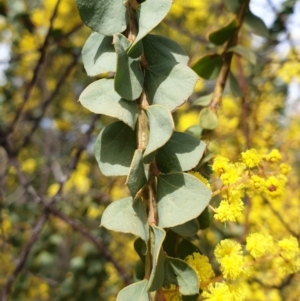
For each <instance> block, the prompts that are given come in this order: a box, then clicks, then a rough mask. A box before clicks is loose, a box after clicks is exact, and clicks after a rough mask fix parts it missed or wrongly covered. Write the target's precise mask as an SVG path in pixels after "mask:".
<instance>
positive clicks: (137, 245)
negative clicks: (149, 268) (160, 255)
mask: <svg viewBox="0 0 300 301" xmlns="http://www.w3.org/2000/svg"><path fill="white" fill-rule="evenodd" d="M133 246H134V250H135V251H136V252H137V254H138V255H139V257H140V259H141V261H142V262H144V263H145V255H146V254H147V252H148V244H147V242H145V241H143V240H142V239H141V238H137V239H136V240H135V241H134V243H133Z"/></svg>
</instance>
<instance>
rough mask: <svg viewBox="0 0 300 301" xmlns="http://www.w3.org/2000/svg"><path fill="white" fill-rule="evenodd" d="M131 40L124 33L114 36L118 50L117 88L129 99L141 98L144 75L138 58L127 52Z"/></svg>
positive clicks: (119, 92) (118, 91)
mask: <svg viewBox="0 0 300 301" xmlns="http://www.w3.org/2000/svg"><path fill="white" fill-rule="evenodd" d="M129 45H130V42H129V40H127V38H126V37H125V36H123V35H122V34H116V35H115V36H114V46H115V49H116V52H117V71H116V75H115V90H116V92H117V93H118V94H119V95H120V96H121V97H123V98H125V99H127V100H135V99H137V98H139V96H140V95H141V93H142V90H143V84H144V75H143V71H142V70H141V68H140V63H139V60H138V59H133V58H131V57H130V56H129V55H128V54H127V49H128V47H129Z"/></svg>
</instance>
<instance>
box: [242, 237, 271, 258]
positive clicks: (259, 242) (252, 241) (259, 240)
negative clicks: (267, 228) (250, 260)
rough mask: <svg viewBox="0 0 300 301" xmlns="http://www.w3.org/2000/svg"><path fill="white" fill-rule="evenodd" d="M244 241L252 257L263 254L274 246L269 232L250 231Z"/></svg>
mask: <svg viewBox="0 0 300 301" xmlns="http://www.w3.org/2000/svg"><path fill="white" fill-rule="evenodd" d="M246 241H247V245H246V249H247V250H248V251H249V252H250V254H251V256H252V257H254V258H259V257H262V256H265V255H266V254H268V253H269V252H270V251H271V250H272V249H273V246H274V242H273V237H272V236H271V235H269V234H263V233H251V234H250V235H248V237H247V239H246Z"/></svg>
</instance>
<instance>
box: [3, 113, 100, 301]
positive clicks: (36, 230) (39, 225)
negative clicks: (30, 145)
mask: <svg viewBox="0 0 300 301" xmlns="http://www.w3.org/2000/svg"><path fill="white" fill-rule="evenodd" d="M98 117H99V115H95V116H94V117H93V119H92V122H91V124H90V126H89V129H88V131H87V132H86V133H85V136H84V138H83V140H82V142H81V144H80V145H79V147H78V149H77V151H76V153H75V156H74V157H73V159H72V160H71V162H70V164H69V167H68V170H67V172H66V174H65V175H64V176H63V177H62V178H61V179H60V181H59V183H58V184H59V189H58V191H57V193H56V194H55V195H54V196H53V197H52V199H51V200H50V202H48V203H46V202H44V203H45V204H47V205H49V206H51V205H54V204H55V203H56V202H57V201H58V200H59V199H60V197H61V195H62V191H63V187H64V184H65V183H66V181H67V180H68V179H69V177H70V176H71V174H72V171H73V170H74V169H75V168H76V166H77V164H78V162H79V159H80V156H81V154H82V152H83V150H84V149H85V148H86V145H87V144H88V141H89V140H90V138H91V134H92V132H93V130H94V127H95V123H96V120H97V119H98ZM7 155H8V156H9V153H7ZM9 159H10V161H11V163H12V165H13V166H15V167H16V169H17V174H18V178H19V181H20V183H21V185H22V186H23V187H24V189H25V190H26V191H27V192H28V193H29V194H30V195H31V196H32V197H33V198H34V201H35V202H37V203H42V200H43V199H42V198H41V197H40V196H39V195H38V194H37V192H36V191H35V189H34V188H33V187H32V186H31V185H30V184H29V182H28V181H27V180H26V178H25V177H24V175H23V174H22V172H21V169H20V165H19V162H18V161H17V160H16V159H15V158H14V157H9ZM48 219H49V210H48V209H47V208H45V211H44V213H43V214H42V215H41V216H40V218H39V219H38V220H37V222H36V223H35V225H34V226H33V228H32V230H31V236H30V239H29V240H28V242H27V243H26V245H25V247H24V248H23V250H22V252H21V254H20V256H19V258H18V259H17V265H16V267H15V269H14V271H13V273H12V274H11V275H10V276H9V277H8V279H7V281H6V284H5V285H4V287H3V288H2V291H1V294H0V301H7V296H8V295H9V293H10V291H11V288H12V285H13V283H14V281H15V280H16V278H17V276H18V275H19V273H20V272H21V271H22V269H23V268H24V265H25V262H26V259H27V257H28V254H29V253H30V251H31V249H32V247H33V245H34V243H35V242H36V241H37V240H38V238H39V235H40V233H41V231H42V229H43V227H44V225H45V224H46V222H47V221H48Z"/></svg>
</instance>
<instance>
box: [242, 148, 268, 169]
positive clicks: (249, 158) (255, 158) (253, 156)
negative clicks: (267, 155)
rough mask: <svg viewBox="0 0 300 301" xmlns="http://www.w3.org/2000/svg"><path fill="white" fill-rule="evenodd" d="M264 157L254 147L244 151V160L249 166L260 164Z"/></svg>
mask: <svg viewBox="0 0 300 301" xmlns="http://www.w3.org/2000/svg"><path fill="white" fill-rule="evenodd" d="M262 159H263V157H262V156H261V155H260V154H259V152H258V151H257V150H256V149H254V148H251V149H249V150H247V151H245V152H242V160H243V162H244V163H245V164H246V166H247V167H249V168H253V167H257V166H259V164H260V163H261V161H262Z"/></svg>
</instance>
